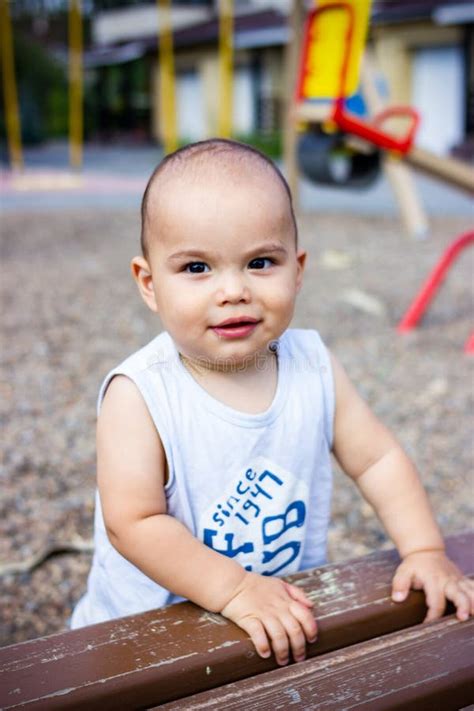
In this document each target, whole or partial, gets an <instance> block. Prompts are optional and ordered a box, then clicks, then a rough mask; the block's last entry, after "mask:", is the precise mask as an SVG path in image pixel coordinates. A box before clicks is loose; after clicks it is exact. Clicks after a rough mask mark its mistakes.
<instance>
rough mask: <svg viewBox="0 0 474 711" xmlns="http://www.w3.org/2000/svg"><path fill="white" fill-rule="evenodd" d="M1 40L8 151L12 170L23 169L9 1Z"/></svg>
mask: <svg viewBox="0 0 474 711" xmlns="http://www.w3.org/2000/svg"><path fill="white" fill-rule="evenodd" d="M0 39H1V44H2V66H3V99H4V103H5V119H6V130H7V140H8V151H9V154H10V163H11V166H12V168H15V169H21V168H23V154H22V150H21V129H20V114H19V112H18V99H17V91H16V81H15V62H14V57H13V40H12V26H11V20H10V8H9V0H0Z"/></svg>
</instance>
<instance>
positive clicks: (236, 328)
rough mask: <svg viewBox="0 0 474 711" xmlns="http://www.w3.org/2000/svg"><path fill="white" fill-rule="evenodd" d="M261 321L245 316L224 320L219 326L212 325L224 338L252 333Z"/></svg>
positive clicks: (215, 331) (239, 336)
mask: <svg viewBox="0 0 474 711" xmlns="http://www.w3.org/2000/svg"><path fill="white" fill-rule="evenodd" d="M259 323H260V321H259V320H258V319H255V318H250V317H245V316H243V317H242V318H239V317H237V318H232V319H227V320H226V321H222V322H221V323H219V324H217V326H212V330H213V331H214V333H216V334H217V335H218V336H221V337H224V338H241V337H244V336H248V335H249V334H250V333H252V331H253V330H254V329H255V328H256V327H257V326H258V324H259Z"/></svg>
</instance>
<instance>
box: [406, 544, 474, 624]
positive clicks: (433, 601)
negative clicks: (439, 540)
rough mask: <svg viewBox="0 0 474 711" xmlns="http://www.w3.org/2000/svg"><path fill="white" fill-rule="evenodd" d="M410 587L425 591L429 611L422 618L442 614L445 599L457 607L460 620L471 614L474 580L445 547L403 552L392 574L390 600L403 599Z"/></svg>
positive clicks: (472, 613)
mask: <svg viewBox="0 0 474 711" xmlns="http://www.w3.org/2000/svg"><path fill="white" fill-rule="evenodd" d="M410 588H412V589H413V590H424V591H425V596H426V605H427V607H428V614H427V615H426V617H425V619H424V622H430V621H431V620H436V619H438V617H441V616H442V615H443V613H444V610H445V608H446V600H451V602H452V603H453V604H454V606H455V607H456V616H457V618H458V619H459V620H467V619H468V618H469V616H470V615H474V581H472V580H469V578H466V577H465V576H464V575H463V574H462V573H461V571H460V570H459V568H458V567H457V566H456V565H455V564H454V563H453V562H452V561H450V560H449V558H448V557H447V556H446V554H445V553H444V551H441V550H440V551H435V550H433V551H418V552H414V553H409V554H408V555H407V556H405V558H404V559H403V561H402V562H401V563H400V565H399V566H398V568H397V570H396V573H395V576H394V578H393V582H392V600H394V601H395V602H401V601H402V600H405V598H406V597H407V595H408V592H409V590H410Z"/></svg>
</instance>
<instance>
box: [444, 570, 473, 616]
mask: <svg viewBox="0 0 474 711" xmlns="http://www.w3.org/2000/svg"><path fill="white" fill-rule="evenodd" d="M444 593H445V595H446V597H447V599H448V600H451V602H452V603H453V604H454V606H455V608H456V617H457V618H458V620H461V621H464V620H467V619H468V618H469V617H470V616H471V615H474V582H473V581H472V580H469V578H461V579H459V580H449V581H448V582H447V583H446V587H445V590H444Z"/></svg>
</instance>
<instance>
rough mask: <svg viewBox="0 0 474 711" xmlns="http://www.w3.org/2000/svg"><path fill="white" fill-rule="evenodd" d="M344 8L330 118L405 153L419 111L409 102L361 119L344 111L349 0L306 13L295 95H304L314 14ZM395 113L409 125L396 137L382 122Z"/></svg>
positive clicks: (382, 145)
mask: <svg viewBox="0 0 474 711" xmlns="http://www.w3.org/2000/svg"><path fill="white" fill-rule="evenodd" d="M334 9H338V10H344V11H346V12H347V14H348V25H347V32H346V36H345V38H344V43H345V52H344V57H343V61H342V67H341V75H340V83H339V90H338V97H337V98H336V99H335V101H334V105H333V110H332V114H331V119H330V120H331V121H333V122H334V123H335V124H336V126H338V128H340V129H341V131H345V132H346V133H352V134H354V135H355V136H359V137H360V138H363V139H364V140H366V141H369V142H370V143H373V144H374V145H376V146H378V147H379V148H383V149H384V150H387V151H392V152H395V153H399V154H402V155H404V154H405V153H408V151H409V150H410V148H411V147H412V145H413V141H414V139H415V135H416V131H417V129H418V126H419V123H420V116H419V114H418V112H417V111H416V110H415V109H414V108H413V107H411V106H392V107H390V108H388V109H385V110H384V111H382V112H381V113H379V114H377V115H376V116H374V118H373V120H372V121H371V122H367V121H363V120H361V119H359V118H357V117H356V116H354V115H353V114H349V113H346V111H345V104H346V100H345V86H346V79H347V73H348V69H349V59H350V55H351V47H352V38H353V35H354V8H353V6H352V5H351V4H350V3H348V2H334V3H331V4H330V5H322V6H321V7H316V8H315V9H314V10H311V12H310V13H309V14H308V17H307V20H306V24H305V31H304V37H303V52H302V61H301V66H300V73H299V78H298V84H297V88H296V99H297V101H301V100H303V99H304V98H305V97H304V95H303V83H304V78H305V71H304V69H305V59H306V57H307V54H308V48H309V45H310V41H311V29H312V28H313V27H314V24H315V23H316V22H317V18H318V17H319V16H320V15H321V14H322V13H323V12H326V11H327V10H334ZM394 116H399V117H400V116H401V117H406V118H408V119H409V125H408V129H407V131H406V133H405V135H404V136H402V137H398V136H394V135H393V134H391V133H388V132H387V131H383V130H382V128H381V126H382V124H383V123H384V122H385V121H386V120H387V119H389V118H393V117H394Z"/></svg>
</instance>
